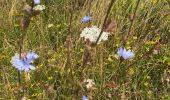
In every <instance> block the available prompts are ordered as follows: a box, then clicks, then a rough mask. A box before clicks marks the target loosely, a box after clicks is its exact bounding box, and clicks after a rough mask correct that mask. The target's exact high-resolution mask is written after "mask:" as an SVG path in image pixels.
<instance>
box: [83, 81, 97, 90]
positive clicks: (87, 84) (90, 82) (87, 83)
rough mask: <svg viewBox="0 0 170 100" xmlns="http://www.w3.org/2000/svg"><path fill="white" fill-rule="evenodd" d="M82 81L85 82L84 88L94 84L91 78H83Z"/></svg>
mask: <svg viewBox="0 0 170 100" xmlns="http://www.w3.org/2000/svg"><path fill="white" fill-rule="evenodd" d="M84 83H85V84H86V88H87V89H89V88H91V87H93V85H95V83H94V81H93V80H92V79H85V80H84Z"/></svg>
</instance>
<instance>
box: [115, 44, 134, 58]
mask: <svg viewBox="0 0 170 100" xmlns="http://www.w3.org/2000/svg"><path fill="white" fill-rule="evenodd" d="M117 53H118V55H119V56H122V57H123V58H124V59H130V58H134V57H135V54H134V53H133V52H131V50H128V51H127V50H126V49H125V48H122V47H120V48H119V49H118V52H117Z"/></svg>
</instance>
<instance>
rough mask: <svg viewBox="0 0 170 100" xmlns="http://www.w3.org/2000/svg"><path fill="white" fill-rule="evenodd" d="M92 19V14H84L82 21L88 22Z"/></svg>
mask: <svg viewBox="0 0 170 100" xmlns="http://www.w3.org/2000/svg"><path fill="white" fill-rule="evenodd" d="M90 19H91V17H90V16H84V17H83V20H82V22H84V23H87V22H89V21H90Z"/></svg>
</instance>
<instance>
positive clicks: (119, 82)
mask: <svg viewBox="0 0 170 100" xmlns="http://www.w3.org/2000/svg"><path fill="white" fill-rule="evenodd" d="M111 1H112V0H42V2H41V4H44V5H45V6H46V9H45V10H43V11H42V12H40V14H39V15H37V16H33V17H31V21H30V24H29V26H28V28H26V29H25V30H24V31H23V29H22V28H21V26H22V25H21V19H22V18H23V17H24V15H25V11H24V7H25V5H26V4H25V3H23V1H22V0H1V1H0V5H1V6H0V23H1V25H0V51H1V52H0V72H1V73H0V80H1V81H0V94H1V95H0V99H2V100H20V99H21V98H22V100H25V99H23V98H24V97H25V98H27V99H28V100H81V99H82V96H83V95H86V96H87V97H88V98H89V100H169V99H170V15H169V14H170V3H169V0H115V1H114V0H113V1H114V2H113V5H112V6H111V9H110V10H109V11H108V8H109V5H110V2H111ZM27 3H28V4H29V5H31V4H32V1H31V0H27ZM107 11H108V12H107ZM85 15H90V16H91V17H92V19H91V20H90V22H88V23H83V22H82V18H83V17H84V16H85ZM106 15H108V18H106ZM105 19H107V20H109V19H110V20H111V21H112V22H113V23H114V24H115V25H114V27H112V28H113V30H114V31H112V32H111V35H110V36H109V39H108V40H107V41H103V42H102V43H100V44H97V45H93V46H91V45H90V46H89V45H87V43H86V42H85V41H84V39H83V38H81V37H80V34H81V32H82V30H83V29H84V28H85V27H91V26H98V27H99V28H101V29H102V28H104V27H105V24H104V23H105V22H106V21H105ZM50 24H51V25H52V26H51V27H49V25H50ZM22 38H23V43H21V41H20V40H22ZM21 46H22V48H20V47H21ZM121 46H122V47H125V48H126V49H130V50H132V52H134V53H135V57H134V58H133V59H126V60H123V58H122V57H119V55H118V54H117V51H118V48H119V47H121ZM89 48H90V49H89ZM20 49H22V51H20ZM29 50H33V51H35V52H36V53H38V55H39V56H40V57H39V58H38V59H37V60H36V61H34V62H33V65H34V66H35V67H36V70H34V71H29V72H24V71H23V72H21V73H20V75H19V76H20V81H21V83H20V84H19V82H18V79H19V77H18V70H17V69H16V68H15V67H13V66H12V64H11V63H10V61H11V57H12V56H14V54H15V53H21V52H22V53H24V52H25V53H26V52H27V51H29ZM84 79H92V80H93V81H94V83H95V85H94V86H93V87H92V88H90V89H88V88H86V85H85V84H84V82H83V81H84Z"/></svg>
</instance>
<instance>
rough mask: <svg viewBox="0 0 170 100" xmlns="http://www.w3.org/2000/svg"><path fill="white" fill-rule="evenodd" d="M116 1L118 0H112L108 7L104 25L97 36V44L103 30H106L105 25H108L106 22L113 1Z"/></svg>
mask: <svg viewBox="0 0 170 100" xmlns="http://www.w3.org/2000/svg"><path fill="white" fill-rule="evenodd" d="M115 1H116V0H111V2H110V4H109V7H108V9H107V12H106V15H105V18H104V22H103V25H102V29H101V32H100V34H99V37H98V38H97V40H96V43H95V44H97V43H98V42H99V39H100V37H101V35H102V33H103V30H104V26H105V25H106V22H107V19H108V16H109V13H110V10H111V8H112V6H113V3H114V2H115Z"/></svg>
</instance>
